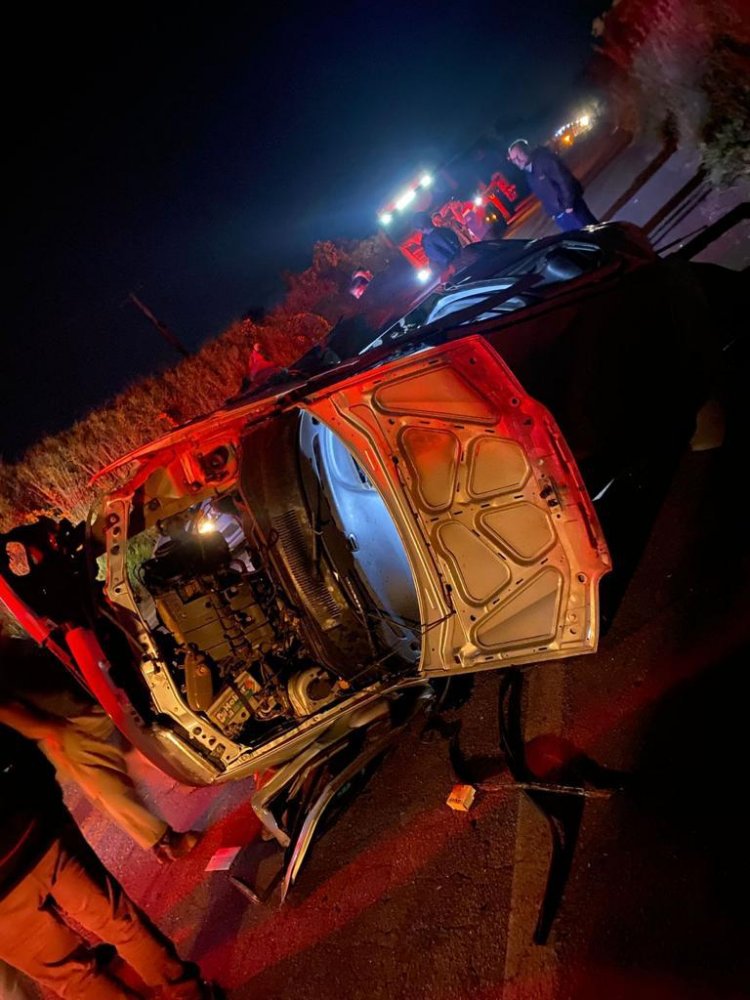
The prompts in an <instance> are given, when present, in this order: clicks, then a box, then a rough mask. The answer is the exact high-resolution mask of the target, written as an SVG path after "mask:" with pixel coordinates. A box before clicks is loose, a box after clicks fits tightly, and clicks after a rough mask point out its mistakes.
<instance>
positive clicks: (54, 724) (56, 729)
mask: <svg viewBox="0 0 750 1000" xmlns="http://www.w3.org/2000/svg"><path fill="white" fill-rule="evenodd" d="M0 722H3V723H5V725H6V726H10V727H11V729H15V730H16V732H18V733H20V734H21V736H26V737H27V738H28V739H30V740H51V741H56V740H59V737H60V734H61V733H62V731H63V729H64V727H65V723H64V722H61V721H60V719H58V718H56V717H55V716H53V715H47V714H46V713H45V712H40V711H38V710H37V709H33V708H28V707H27V706H26V705H22V704H21V703H20V702H18V701H8V702H5V704H0Z"/></svg>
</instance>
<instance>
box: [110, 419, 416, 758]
mask: <svg viewBox="0 0 750 1000" xmlns="http://www.w3.org/2000/svg"><path fill="white" fill-rule="evenodd" d="M284 433H285V434H286V439H285V440H284V439H283V434H282V435H281V438H282V439H281V440H280V434H279V428H278V426H276V427H274V428H273V433H268V434H265V435H264V433H261V434H258V433H257V432H256V433H254V434H253V435H251V436H249V439H248V440H246V441H244V442H243V443H242V445H241V447H240V448H239V449H236V451H237V452H238V454H237V455H234V450H233V449H231V448H224V451H225V452H226V454H227V455H234V458H233V461H234V462H235V466H236V470H237V476H236V478H235V477H233V479H232V481H231V482H230V483H227V484H222V488H221V489H212V490H201V491H200V494H201V498H200V499H199V498H191V497H189V496H187V497H185V496H176V495H175V494H176V493H180V492H182V490H181V489H180V490H177V489H176V488H175V483H174V478H173V477H170V476H168V475H167V474H166V470H165V469H160V470H158V471H157V472H156V473H153V474H152V476H151V477H150V478H149V479H148V480H147V481H146V483H145V485H144V487H143V488H142V489H141V490H140V491H138V492H137V494H136V495H134V496H133V498H132V502H131V506H130V514H129V522H130V523H129V526H128V538H127V542H126V545H125V546H124V553H125V555H124V564H123V565H124V569H123V572H124V573H125V575H126V578H127V587H126V588H125V589H127V591H128V592H129V594H130V595H132V599H133V607H134V608H137V612H138V618H139V619H140V620H141V622H143V623H144V624H145V625H146V628H147V632H148V639H149V642H150V643H151V644H152V645H153V646H154V647H155V649H156V656H157V660H158V663H159V669H158V670H157V671H156V674H155V677H156V679H154V675H152V678H151V681H150V687H151V689H152V691H153V690H154V688H155V687H157V688H158V689H159V692H161V695H162V697H161V699H159V697H157V698H156V699H155V700H156V702H157V703H158V702H159V701H160V702H161V704H160V705H157V708H158V710H159V711H160V712H161V714H164V706H167V711H166V714H167V715H171V716H172V721H173V723H177V724H178V725H179V726H180V727H181V728H182V729H183V730H185V729H188V731H189V732H191V733H192V734H194V733H195V732H196V729H195V727H194V726H193V725H192V723H193V722H200V720H203V722H204V723H208V724H210V727H211V728H212V730H213V731H214V732H218V733H220V734H222V735H223V737H225V738H226V739H227V740H229V741H232V742H233V743H234V744H236V745H237V746H238V747H241V746H249V747H253V746H255V745H257V744H258V743H259V742H261V741H263V740H266V739H268V738H269V737H271V736H274V735H276V734H277V733H278V734H281V733H283V732H284V731H286V730H287V729H289V728H290V727H292V726H294V725H296V724H298V723H299V722H300V721H302V720H304V719H305V718H308V717H309V716H312V715H314V714H316V713H318V712H319V711H320V710H321V709H324V708H326V707H328V706H332V705H334V704H335V703H336V702H338V701H342V700H344V699H345V698H346V697H348V696H350V695H351V694H352V693H355V692H356V691H358V690H360V689H363V688H365V687H367V686H368V685H371V684H372V683H374V682H378V681H381V680H384V679H385V678H387V677H389V676H391V677H392V676H400V675H403V674H404V672H405V671H410V670H413V668H414V667H415V665H416V664H417V662H418V659H419V652H420V643H419V622H418V620H417V619H418V615H419V611H418V602H417V599H416V591H415V587H414V582H413V579H412V578H411V573H410V569H409V566H408V561H407V559H406V556H405V553H404V550H403V546H402V545H401V543H400V541H399V538H398V533H397V531H396V529H395V526H394V524H393V521H392V519H391V517H390V515H389V514H388V512H387V510H386V508H385V504H384V502H383V500H382V498H380V496H379V494H378V493H377V492H376V491H375V490H374V489H373V487H372V484H371V483H369V481H368V480H367V478H366V477H365V476H364V475H363V474H362V472H361V469H360V468H359V467H358V465H357V463H356V462H355V461H354V458H353V456H351V455H349V453H348V452H346V450H345V449H344V448H343V446H342V445H341V443H340V442H338V441H337V439H336V437H335V435H333V434H332V433H330V432H328V431H327V430H326V429H325V428H323V427H321V426H320V425H319V424H318V423H317V422H315V421H312V420H311V419H310V416H309V414H304V413H303V414H300V413H295V414H293V415H292V418H290V419H289V420H287V422H286V424H285V425H284ZM284 445H287V447H284ZM251 456H252V459H251ZM204 464H205V462H204ZM162 514H163V515H164V516H161V515H162ZM111 516H112V515H111V514H110V517H111ZM139 529H140V530H139ZM108 546H109V556H108V557H104V556H103V557H101V558H103V559H104V560H105V563H106V564H107V572H108V574H109V575H108V578H107V579H108V583H107V588H106V592H107V597H108V598H109V599H110V600H112V599H113V598H115V604H117V603H118V601H117V586H116V585H115V583H114V576H113V573H112V571H113V562H112V554H113V552H114V551H115V550H116V549H117V543H116V542H114V540H110V541H109V542H108ZM119 603H121V604H122V603H123V602H122V601H120V602H119ZM127 619H128V621H129V622H130V624H131V626H132V624H133V619H132V617H131V616H127ZM131 633H132V628H131ZM159 670H161V671H162V672H161V673H159ZM164 670H165V671H166V672H167V674H168V677H169V679H168V681H165V676H164V672H163V671H164ZM167 691H169V692H173V693H175V694H176V695H177V696H178V697H179V699H181V701H182V702H183V703H184V706H186V708H187V709H188V710H189V716H186V715H185V713H184V711H182V709H180V710H179V711H171V710H170V709H169V707H168V706H169V704H170V701H169V697H168V696H167ZM170 696H171V695H170ZM186 719H188V720H189V723H190V724H189V725H186ZM205 728H206V730H207V729H208V726H205ZM200 742H202V743H203V744H204V747H205V745H207V744H208V745H210V744H211V741H210V740H205V741H204V739H203V737H201V739H200Z"/></svg>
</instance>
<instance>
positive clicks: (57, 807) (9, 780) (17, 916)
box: [0, 725, 216, 1000]
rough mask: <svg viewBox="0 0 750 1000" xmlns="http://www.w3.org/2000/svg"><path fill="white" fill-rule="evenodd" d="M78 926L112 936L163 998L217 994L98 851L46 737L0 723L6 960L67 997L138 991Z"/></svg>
mask: <svg viewBox="0 0 750 1000" xmlns="http://www.w3.org/2000/svg"><path fill="white" fill-rule="evenodd" d="M77 927H80V928H82V929H83V932H84V933H87V934H91V935H92V936H94V937H96V938H97V939H98V940H99V941H100V942H102V943H105V944H108V945H111V946H113V947H114V948H115V949H116V951H117V954H118V955H119V957H120V958H121V959H122V960H123V961H124V962H126V963H127V964H128V965H129V966H130V967H131V968H132V969H133V970H135V972H136V973H137V974H138V976H139V977H140V978H141V980H142V981H143V982H144V983H145V984H146V985H147V986H148V987H151V988H155V989H158V990H159V996H160V997H161V998H162V1000H208V998H211V997H214V996H216V993H215V990H214V987H212V986H210V985H209V984H208V983H205V982H204V981H203V980H202V979H201V978H200V973H199V970H198V968H197V966H195V965H193V964H192V963H189V962H184V961H182V959H180V958H179V957H178V955H177V953H176V951H175V949H174V946H173V945H172V943H171V941H169V940H168V939H167V938H165V937H164V936H163V935H162V934H161V932H159V931H158V930H157V929H156V928H155V927H154V926H153V924H151V922H150V921H149V919H148V918H147V917H146V915H145V914H144V913H143V912H142V911H141V910H140V909H139V908H138V907H137V906H136V904H135V903H134V902H133V901H132V900H131V899H130V898H129V897H128V895H127V894H126V893H125V891H124V889H123V888H122V886H121V885H120V883H119V882H118V881H117V879H116V878H115V877H114V876H113V875H112V874H111V872H109V871H108V870H107V869H106V868H105V867H104V865H103V864H102V863H101V862H100V861H99V859H98V858H97V857H96V855H95V854H94V852H93V851H92V850H91V848H90V846H89V845H88V843H87V842H86V840H85V839H84V838H83V835H82V834H81V832H80V830H79V829H78V827H77V826H76V824H75V821H74V820H73V817H72V816H71V814H70V812H69V811H68V810H67V809H66V807H65V804H64V802H63V796H62V790H61V788H60V786H59V784H58V782H57V779H56V777H55V773H54V770H53V768H52V766H51V765H50V763H49V761H48V760H47V759H46V758H45V756H44V755H43V754H42V753H41V751H40V750H39V749H38V747H37V746H36V745H35V744H34V743H33V742H32V741H31V740H27V739H25V738H24V737H22V736H20V735H19V734H18V733H16V732H14V731H13V730H12V729H9V728H8V727H7V726H3V725H0V961H2V962H6V963H7V964H8V965H10V966H12V967H13V968H15V969H18V970H19V971H21V972H22V973H24V974H25V975H27V976H29V977H30V978H31V979H33V980H35V981H36V982H38V983H39V984H40V985H41V986H42V987H44V988H45V989H48V990H51V991H52V992H53V993H55V994H56V995H57V996H60V997H69V998H74V1000H124V998H126V997H130V996H133V993H132V991H131V990H129V988H128V987H126V986H125V984H124V983H123V982H121V981H120V980H118V979H117V978H116V977H115V976H114V975H113V974H111V973H110V972H109V971H108V968H109V967H110V965H111V963H108V964H106V965H105V964H104V963H103V962H102V960H101V958H102V950H101V948H97V947H96V946H94V947H92V946H91V945H90V944H89V943H88V941H87V940H86V939H85V938H84V937H83V936H82V934H81V933H79V931H78V930H77V929H76V928H77Z"/></svg>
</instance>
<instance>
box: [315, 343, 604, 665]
mask: <svg viewBox="0 0 750 1000" xmlns="http://www.w3.org/2000/svg"><path fill="white" fill-rule="evenodd" d="M304 407H305V409H309V410H310V411H311V412H312V413H313V414H314V415H315V416H316V417H317V418H318V419H319V420H321V421H322V422H323V423H325V424H326V425H327V426H328V427H330V429H331V430H333V431H334V432H335V433H336V434H338V435H339V437H340V438H341V439H342V440H343V441H344V442H345V443H346V444H347V446H348V447H349V448H350V449H351V451H352V453H353V454H354V455H355V457H356V459H357V461H358V462H359V463H360V464H361V465H362V467H363V469H364V470H365V471H366V473H367V475H368V476H369V477H370V478H371V480H372V482H373V484H374V485H375V486H376V487H377V489H378V490H379V491H380V493H381V495H382V497H383V499H384V501H385V503H386V505H387V506H388V508H389V510H390V513H391V516H392V517H393V519H394V522H395V524H396V525H397V527H398V530H399V532H400V534H401V539H402V541H403V544H404V547H405V550H406V552H407V555H408V558H409V562H410V564H411V569H412V572H413V575H414V579H415V582H416V587H417V595H418V599H419V607H420V615H421V624H422V628H421V631H422V655H421V661H420V665H419V669H420V672H421V673H422V674H423V675H427V676H432V675H439V676H444V675H446V674H452V673H461V672H465V671H475V670H484V669H495V668H497V667H500V666H503V665H504V664H508V665H510V664H511V663H512V664H520V663H530V662H538V661H541V660H549V659H559V658H561V657H567V656H576V655H578V654H580V653H589V652H593V651H595V649H596V647H597V642H598V608H597V601H598V583H599V580H600V578H601V576H602V575H603V574H604V573H606V572H607V571H608V570H609V569H610V560H609V554H608V552H607V547H606V543H605V541H604V538H603V536H602V533H601V529H600V527H599V524H598V521H597V518H596V515H595V513H594V511H593V508H592V505H591V503H590V500H589V498H588V496H587V494H586V491H585V489H584V487H583V484H582V481H581V478H580V476H579V474H578V470H577V468H576V465H575V462H574V460H573V457H572V455H571V453H570V451H569V450H568V448H567V446H566V444H565V442H564V440H563V437H562V435H561V433H560V431H559V429H558V428H557V425H556V424H555V421H554V420H553V419H552V417H551V415H550V414H549V412H548V411H547V410H546V409H545V408H544V407H543V406H541V405H540V404H539V403H537V402H535V401H534V400H533V399H530V398H529V397H528V396H527V395H526V394H525V393H524V391H523V390H522V388H521V386H520V385H519V384H518V382H517V381H516V380H515V378H514V377H513V375H512V374H511V373H510V371H509V370H508V368H507V367H506V366H505V364H504V363H503V361H502V359H501V358H500V357H499V356H498V355H497V353H496V352H495V351H493V350H492V348H491V347H489V346H488V345H487V343H486V342H485V341H484V340H482V339H481V338H479V337H468V338H465V339H463V340H461V341H458V342H454V343H452V344H448V345H444V346H441V347H438V348H434V349H431V350H426V351H423V352H421V353H419V354H416V355H411V356H410V357H409V358H407V359H405V360H401V361H396V362H392V363H390V364H387V365H381V366H379V367H378V368H377V369H376V370H373V371H370V372H367V373H365V374H359V375H357V376H354V377H352V378H350V379H348V380H345V381H343V382H340V383H338V384H337V386H336V389H335V391H334V392H331V391H330V390H328V391H327V392H324V393H320V394H318V395H315V396H312V397H308V398H307V399H306V400H305V401H304Z"/></svg>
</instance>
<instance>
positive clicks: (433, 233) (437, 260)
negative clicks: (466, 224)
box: [414, 212, 461, 275]
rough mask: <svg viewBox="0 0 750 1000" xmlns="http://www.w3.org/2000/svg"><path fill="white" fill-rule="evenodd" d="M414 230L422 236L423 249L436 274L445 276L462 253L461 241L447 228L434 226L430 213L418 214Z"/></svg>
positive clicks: (415, 218) (415, 217)
mask: <svg viewBox="0 0 750 1000" xmlns="http://www.w3.org/2000/svg"><path fill="white" fill-rule="evenodd" d="M414 228H415V229H418V230H419V232H420V233H421V234H422V249H423V250H424V252H425V254H426V256H427V259H428V261H429V262H430V267H431V269H432V270H433V272H434V273H435V274H438V275H443V274H444V272H445V271H447V270H448V269H449V268H450V266H451V264H452V263H453V262H454V261H455V259H456V258H457V257H458V255H459V254H460V253H461V241H460V240H459V238H458V236H456V234H455V233H454V232H453V230H452V229H449V228H448V227H447V226H436V225H434V224H433V221H432V217H431V216H430V213H429V212H417V214H416V215H415V216H414Z"/></svg>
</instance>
